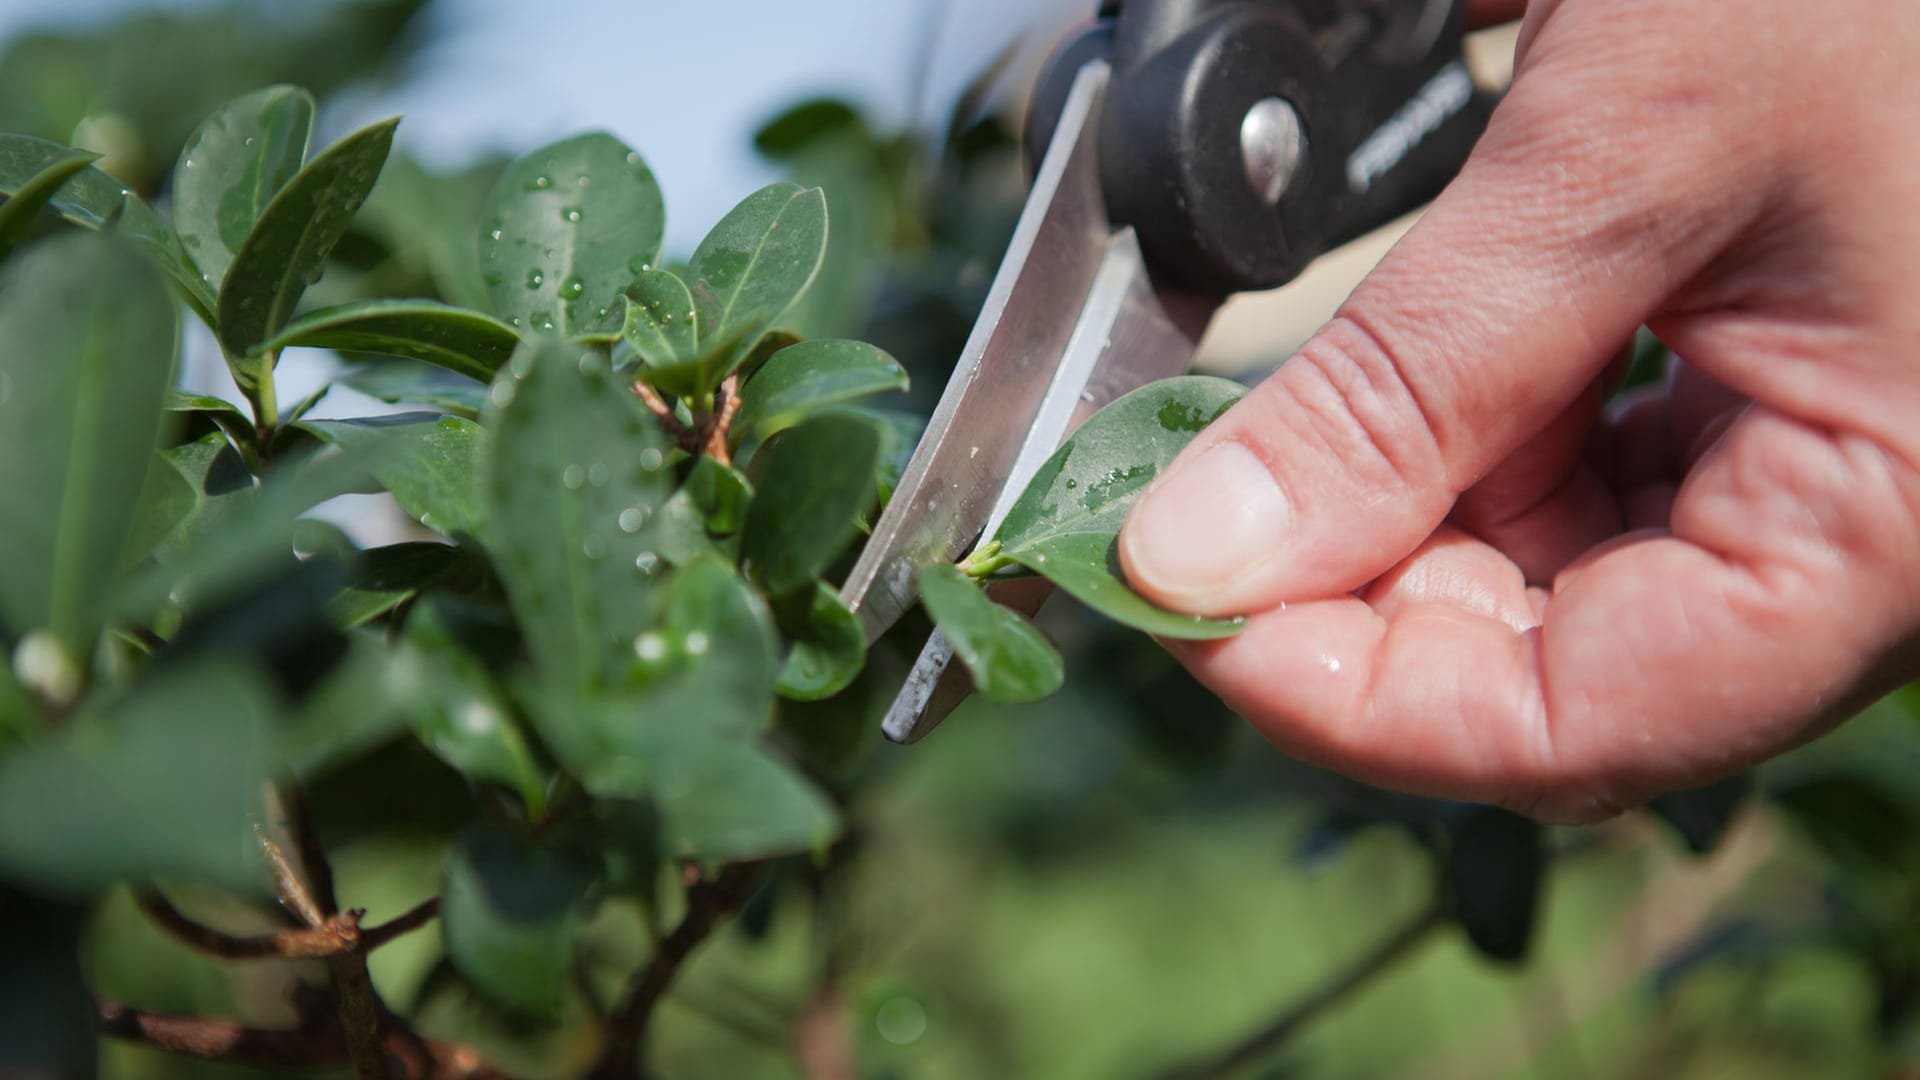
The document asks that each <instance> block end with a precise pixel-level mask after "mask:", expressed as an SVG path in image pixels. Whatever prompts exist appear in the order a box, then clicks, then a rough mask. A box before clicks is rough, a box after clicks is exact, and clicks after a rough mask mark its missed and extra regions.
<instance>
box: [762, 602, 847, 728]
mask: <svg viewBox="0 0 1920 1080" xmlns="http://www.w3.org/2000/svg"><path fill="white" fill-rule="evenodd" d="M773 614H774V618H775V620H776V621H778V623H779V624H780V632H781V633H783V634H785V635H786V636H787V638H788V640H790V641H792V642H793V649H792V651H790V652H788V653H787V662H786V666H785V667H783V668H781V669H780V682H779V686H778V689H779V691H780V696H781V697H784V698H790V699H792V700H795V701H819V700H821V699H823V698H829V697H832V696H833V695H835V694H837V693H839V692H840V691H842V690H844V689H846V688H847V686H848V685H849V684H851V683H852V682H853V680H854V679H856V678H858V677H859V675H860V669H861V668H863V667H865V666H866V663H867V637H866V634H865V632H864V631H862V630H861V629H860V619H859V617H858V616H856V615H854V613H853V609H852V608H849V607H848V606H847V604H846V601H844V600H842V599H840V593H839V592H838V590H836V589H834V588H833V587H832V586H830V585H828V584H826V583H825V582H816V583H815V585H814V587H813V591H812V592H811V593H809V592H807V591H806V590H804V589H803V590H800V591H798V592H792V593H788V594H787V595H785V596H783V597H781V598H780V599H779V600H778V601H776V602H775V604H774V606H773Z"/></svg>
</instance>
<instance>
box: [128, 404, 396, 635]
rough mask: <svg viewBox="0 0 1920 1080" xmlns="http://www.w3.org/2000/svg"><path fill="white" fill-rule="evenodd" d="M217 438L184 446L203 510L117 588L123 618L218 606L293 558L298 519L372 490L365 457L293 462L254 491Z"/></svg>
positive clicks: (180, 461) (181, 458)
mask: <svg viewBox="0 0 1920 1080" xmlns="http://www.w3.org/2000/svg"><path fill="white" fill-rule="evenodd" d="M214 438H215V436H209V437H208V439H207V440H206V441H205V442H202V443H194V444H190V445H189V446H188V447H181V448H179V449H180V450H181V451H188V450H191V451H192V453H191V454H185V455H176V456H175V457H174V463H175V465H176V466H177V467H179V468H180V470H181V472H182V473H183V474H185V475H186V476H187V479H188V482H189V483H192V484H194V486H195V488H196V490H198V491H200V492H201V495H202V498H201V502H200V509H199V510H197V511H196V512H195V513H194V514H192V515H190V516H189V517H188V519H187V520H186V521H185V522H183V523H182V526H181V528H180V529H179V530H177V531H176V532H175V534H174V536H173V537H172V538H170V540H169V541H168V542H167V543H166V544H163V545H162V548H161V550H160V552H159V564H158V565H156V566H149V567H146V568H144V569H142V570H141V571H140V572H138V573H137V574H135V575H134V576H133V577H132V578H130V579H129V580H128V581H127V582H126V583H125V584H123V585H122V586H121V587H120V588H118V589H117V590H116V595H115V598H114V604H113V608H114V612H115V614H116V615H117V616H120V617H125V618H132V619H140V618H145V617H147V616H149V615H151V614H152V613H153V612H155V611H158V610H160V609H161V608H162V607H164V606H166V605H168V604H175V605H178V606H180V607H183V608H186V609H189V610H191V609H194V608H201V607H205V606H208V605H211V604H214V603H216V602H218V601H219V600H220V599H221V598H222V597H223V596H226V595H227V594H230V593H231V592H233V591H234V590H236V589H239V588H242V587H244V586H247V585H250V584H253V583H255V581H256V579H257V577H258V576H259V575H261V574H263V573H265V572H267V571H268V570H270V569H272V568H274V567H276V566H278V565H280V564H282V563H283V562H284V561H285V560H286V559H287V558H288V557H289V556H290V555H291V553H292V551H293V534H294V531H295V526H296V523H297V521H298V519H299V517H300V515H302V514H304V513H306V512H307V511H308V510H310V509H312V508H313V507H314V506H315V505H317V504H319V503H321V502H324V501H326V500H327V499H331V498H333V497H334V496H336V495H344V494H348V493H350V492H363V491H365V490H367V489H368V482H369V479H370V477H369V469H370V467H371V462H370V461H369V460H368V458H367V457H366V455H365V453H364V452H360V453H356V452H346V453H342V454H339V455H337V456H332V457H327V458H321V459H318V460H314V461H305V462H295V463H289V464H287V465H283V466H281V467H280V468H278V469H276V470H274V471H272V472H269V473H268V474H267V475H266V477H265V478H263V479H262V480H261V482H260V485H259V487H257V488H255V487H253V486H252V478H251V477H248V476H246V474H245V470H244V469H243V468H236V467H237V466H238V462H237V460H236V458H237V455H232V454H231V453H230V451H229V450H228V449H227V448H224V447H218V446H216V445H212V440H213V439H214ZM201 469H204V470H205V471H204V472H203V473H202V472H198V470H201ZM236 472H237V473H238V475H237V476H236V475H235V473H236Z"/></svg>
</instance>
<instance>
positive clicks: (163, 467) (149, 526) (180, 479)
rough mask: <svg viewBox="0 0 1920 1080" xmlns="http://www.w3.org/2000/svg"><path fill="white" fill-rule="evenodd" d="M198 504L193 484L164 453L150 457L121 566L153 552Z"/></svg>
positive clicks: (130, 525) (125, 543)
mask: <svg viewBox="0 0 1920 1080" xmlns="http://www.w3.org/2000/svg"><path fill="white" fill-rule="evenodd" d="M198 505H199V495H198V493H197V492H195V491H194V490H193V485H192V484H190V483H188V482H187V478H186V476H185V475H183V474H182V473H181V472H180V470H179V469H178V468H176V467H175V466H174V464H173V460H172V459H171V458H169V457H167V456H166V455H164V454H153V455H151V456H150V457H148V458H147V477H146V480H145V481H144V482H142V483H141V485H140V499H139V502H137V503H136V504H135V510H134V514H133V520H132V521H129V522H128V523H127V533H126V537H125V542H124V544H123V546H122V547H121V549H120V566H121V568H123V569H124V568H126V567H130V566H133V565H134V564H136V563H138V562H140V561H141V560H142V559H145V558H146V557H147V556H148V555H151V554H152V553H153V551H154V549H155V548H157V547H159V546H160V544H161V543H162V542H164V541H165V540H166V539H167V537H168V536H170V535H172V534H173V531H174V530H175V529H177V528H179V527H180V523H181V522H183V521H185V520H187V518H188V517H189V516H190V515H191V514H192V513H193V511H194V508H195V507H196V506H198Z"/></svg>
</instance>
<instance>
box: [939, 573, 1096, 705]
mask: <svg viewBox="0 0 1920 1080" xmlns="http://www.w3.org/2000/svg"><path fill="white" fill-rule="evenodd" d="M920 600H921V602H922V603H923V604H925V605H926V608H927V614H929V615H931V616H932V617H933V622H934V625H935V626H937V627H939V628H940V632H941V633H942V634H943V635H945V636H946V639H947V643H948V644H950V645H952V646H953V654H954V655H955V656H957V657H959V658H960V662H961V663H963V664H965V665H966V666H967V671H968V673H970V674H971V675H972V676H973V685H974V688H975V689H977V690H979V691H980V693H982V694H984V695H985V696H986V698H987V700H989V701H993V702H998V703H999V704H1002V705H1018V704H1022V703H1024V702H1029V701H1039V700H1040V699H1041V698H1044V697H1047V696H1048V695H1050V694H1053V693H1054V692H1055V691H1057V690H1059V689H1060V686H1061V684H1062V683H1063V682H1065V681H1066V667H1065V664H1064V663H1063V662H1062V661H1061V659H1060V653H1059V650H1057V649H1055V648H1054V647H1053V643H1052V642H1050V641H1048V640H1047V639H1046V636H1045V635H1043V634H1041V633H1040V631H1039V630H1037V629H1035V628H1034V626H1033V624H1032V623H1030V622H1028V621H1027V620H1025V619H1023V618H1021V617H1020V615H1019V614H1018V613H1017V612H1015V611H1013V610H1011V609H1009V608H1004V607H1001V606H1000V605H999V604H996V603H994V602H993V600H992V599H990V598H989V597H988V596H987V594H986V591H985V590H984V589H982V588H981V587H980V585H979V583H978V582H975V581H974V580H973V579H971V578H969V577H967V575H965V574H963V573H961V572H960V571H959V569H958V568H956V567H954V566H953V565H951V564H949V563H936V564H935V565H933V566H929V567H927V568H926V569H925V570H924V571H922V572H921V574H920Z"/></svg>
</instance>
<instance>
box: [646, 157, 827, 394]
mask: <svg viewBox="0 0 1920 1080" xmlns="http://www.w3.org/2000/svg"><path fill="white" fill-rule="evenodd" d="M826 252H827V200H826V196H824V195H823V194H822V193H821V192H820V190H819V189H818V188H802V187H799V186H798V185H795V184H772V185H769V186H767V187H764V188H761V189H760V190H759V191H757V192H755V193H753V194H752V195H749V196H747V198H746V199H745V200H744V201H742V202H741V203H740V205H739V206H736V207H734V208H733V210H731V211H729V212H728V214H727V216H726V217H724V218H722V219H720V223H719V224H718V225H715V226H714V227H713V230H712V231H711V232H709V233H708V234H707V236H706V238H705V239H703V240H701V241H700V246H699V247H698V248H696V249H695V250H694V253H693V259H692V260H691V261H690V262H689V263H688V273H689V274H690V275H691V276H692V277H693V279H694V280H695V283H696V284H695V288H694V290H693V292H694V300H695V303H696V304H700V303H702V302H703V301H704V303H705V304H706V306H707V309H708V310H707V311H705V312H703V313H702V314H701V316H700V356H701V358H700V360H699V362H698V363H697V365H695V370H693V371H690V372H687V373H686V374H685V375H684V378H685V380H686V381H687V382H688V383H690V384H691V387H692V391H693V392H696V393H706V392H710V391H711V390H712V389H713V388H714V387H715V386H718V385H719V383H720V380H721V379H723V378H725V377H726V375H727V373H728V372H729V371H731V370H733V368H734V367H735V366H736V365H738V364H739V363H740V362H741V361H742V360H744V359H746V356H747V353H748V352H750V351H751V350H752V348H753V344H754V342H755V341H756V340H758V338H759V337H760V335H761V334H762V333H765V332H766V331H767V330H770V329H772V328H773V323H774V320H775V319H778V318H779V317H780V315H781V313H783V312H785V311H786V310H787V309H788V308H789V307H792V306H793V302H794V301H795V300H797V299H799V297H800V294H801V293H803V292H805V291H806V288H807V285H808V284H810V283H811V282H812V281H813V277H814V275H815V274H817V273H818V272H819V270H820V264H821V262H822V261H823V260H824V259H825V258H826ZM669 388H670V389H671V387H669Z"/></svg>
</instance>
